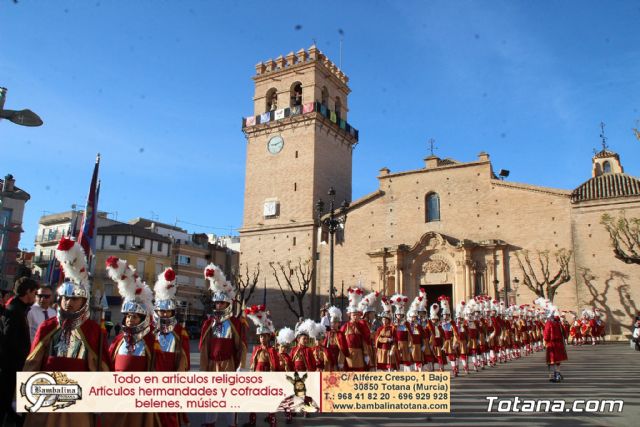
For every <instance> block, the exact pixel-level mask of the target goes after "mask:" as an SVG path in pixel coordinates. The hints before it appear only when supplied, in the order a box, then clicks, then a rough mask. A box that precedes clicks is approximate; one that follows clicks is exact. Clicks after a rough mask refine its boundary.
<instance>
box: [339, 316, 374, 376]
mask: <svg viewBox="0 0 640 427" xmlns="http://www.w3.org/2000/svg"><path fill="white" fill-rule="evenodd" d="M347 330H351V331H353V330H356V331H357V333H351V334H347V333H346V331H347ZM340 332H341V334H340V335H339V336H338V345H339V347H340V351H341V352H342V354H344V357H345V358H346V361H345V367H344V370H345V371H366V370H368V368H369V366H368V365H367V363H366V361H365V360H364V358H365V357H366V356H369V363H374V362H373V361H372V360H371V354H370V352H371V329H369V324H368V323H367V322H365V321H364V320H358V321H357V322H351V321H349V322H346V323H345V324H344V325H342V327H341V328H340ZM359 354H361V355H362V360H361V361H360V360H356V359H354V357H355V356H358V357H359ZM360 364H362V366H359V365H360Z"/></svg>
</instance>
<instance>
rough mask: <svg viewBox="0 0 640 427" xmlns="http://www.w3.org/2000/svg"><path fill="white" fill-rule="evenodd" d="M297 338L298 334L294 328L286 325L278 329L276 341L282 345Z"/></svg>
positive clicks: (288, 343)
mask: <svg viewBox="0 0 640 427" xmlns="http://www.w3.org/2000/svg"><path fill="white" fill-rule="evenodd" d="M295 339H296V334H295V332H293V329H291V328H288V327H286V326H285V327H284V328H282V329H280V330H279V331H278V336H277V337H276V341H277V342H278V344H280V345H285V346H286V345H290V344H291V343H292V342H293V340H295Z"/></svg>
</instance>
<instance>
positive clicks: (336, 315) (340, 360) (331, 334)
mask: <svg viewBox="0 0 640 427" xmlns="http://www.w3.org/2000/svg"><path fill="white" fill-rule="evenodd" d="M329 320H330V321H331V329H329V330H328V331H327V332H326V333H325V338H324V342H323V345H324V348H326V349H327V350H328V351H329V356H330V362H331V366H330V368H329V370H330V371H341V370H342V369H343V367H344V354H343V353H342V352H341V351H340V344H339V337H340V336H341V335H342V332H340V323H342V311H340V309H339V308H338V307H336V306H331V307H329Z"/></svg>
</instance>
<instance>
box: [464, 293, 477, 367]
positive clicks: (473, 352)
mask: <svg viewBox="0 0 640 427" xmlns="http://www.w3.org/2000/svg"><path fill="white" fill-rule="evenodd" d="M478 310H479V308H478V303H477V302H476V300H475V299H473V298H472V299H471V300H469V303H468V304H467V308H466V310H465V313H466V319H465V322H466V323H465V329H466V331H467V352H468V355H469V356H471V363H472V364H473V370H474V371H475V372H478V365H479V363H478V362H479V361H478V358H479V356H478V352H479V344H478V324H477V323H476V313H477V312H478Z"/></svg>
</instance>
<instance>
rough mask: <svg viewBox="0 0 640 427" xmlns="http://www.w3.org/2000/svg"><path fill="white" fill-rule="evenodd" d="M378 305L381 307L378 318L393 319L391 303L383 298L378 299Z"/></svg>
mask: <svg viewBox="0 0 640 427" xmlns="http://www.w3.org/2000/svg"><path fill="white" fill-rule="evenodd" d="M380 304H381V305H382V312H381V313H380V314H378V316H379V317H386V318H387V319H392V318H393V311H392V310H393V305H392V303H391V301H390V300H389V299H388V298H387V297H385V296H383V297H382V298H380Z"/></svg>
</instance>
